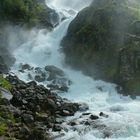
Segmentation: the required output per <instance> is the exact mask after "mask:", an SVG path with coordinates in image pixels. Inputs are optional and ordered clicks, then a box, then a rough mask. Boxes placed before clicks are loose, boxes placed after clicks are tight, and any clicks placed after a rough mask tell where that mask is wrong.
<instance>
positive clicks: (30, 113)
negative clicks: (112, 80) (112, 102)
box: [0, 75, 80, 140]
mask: <svg viewBox="0 0 140 140" xmlns="http://www.w3.org/2000/svg"><path fill="white" fill-rule="evenodd" d="M6 80H7V81H8V82H9V83H10V84H11V86H12V88H11V90H10V92H11V94H12V98H11V99H10V100H8V99H6V98H1V101H0V110H1V113H0V120H3V121H6V126H5V128H4V129H5V131H4V130H3V131H2V130H0V131H2V132H3V134H2V132H1V133H0V134H1V135H2V137H0V138H2V139H6V138H12V139H23V140H30V139H32V140H34V139H36V140H48V138H49V134H48V131H49V130H50V131H61V130H62V129H63V128H62V127H61V123H63V122H64V120H65V119H64V118H65V117H66V116H73V115H74V114H75V112H76V111H78V110H79V108H80V104H78V103H72V102H70V101H68V100H67V99H63V98H61V97H60V96H58V95H57V94H54V93H51V91H50V90H48V89H47V88H45V87H44V86H42V85H37V83H36V82H34V81H31V82H29V83H25V82H23V81H21V80H19V79H18V77H16V76H11V75H9V76H7V77H6ZM2 114H3V115H2ZM6 115H7V116H8V117H6ZM9 115H10V117H9Z"/></svg>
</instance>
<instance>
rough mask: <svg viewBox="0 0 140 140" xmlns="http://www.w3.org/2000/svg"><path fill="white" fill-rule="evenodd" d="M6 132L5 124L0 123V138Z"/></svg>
mask: <svg viewBox="0 0 140 140" xmlns="http://www.w3.org/2000/svg"><path fill="white" fill-rule="evenodd" d="M0 119H1V118H0ZM6 130H7V126H6V124H5V123H3V122H1V121H0V136H2V135H4V134H5V132H6Z"/></svg>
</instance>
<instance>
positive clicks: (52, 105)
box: [47, 99, 57, 110]
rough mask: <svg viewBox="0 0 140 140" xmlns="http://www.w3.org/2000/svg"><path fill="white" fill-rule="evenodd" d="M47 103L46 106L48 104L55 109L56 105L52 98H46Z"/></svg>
mask: <svg viewBox="0 0 140 140" xmlns="http://www.w3.org/2000/svg"><path fill="white" fill-rule="evenodd" d="M47 103H48V106H49V107H50V108H52V109H53V110H56V109H57V105H56V103H55V101H54V100H52V99H47Z"/></svg>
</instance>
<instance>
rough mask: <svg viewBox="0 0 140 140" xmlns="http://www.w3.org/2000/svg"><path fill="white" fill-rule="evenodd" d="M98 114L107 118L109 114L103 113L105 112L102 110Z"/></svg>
mask: <svg viewBox="0 0 140 140" xmlns="http://www.w3.org/2000/svg"><path fill="white" fill-rule="evenodd" d="M99 116H101V117H105V118H108V117H109V115H107V114H105V113H103V112H100V114H99Z"/></svg>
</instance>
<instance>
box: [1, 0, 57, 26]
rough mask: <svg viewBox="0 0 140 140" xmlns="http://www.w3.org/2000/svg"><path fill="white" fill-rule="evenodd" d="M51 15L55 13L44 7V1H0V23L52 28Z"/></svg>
mask: <svg viewBox="0 0 140 140" xmlns="http://www.w3.org/2000/svg"><path fill="white" fill-rule="evenodd" d="M52 15H55V17H56V22H58V21H57V20H58V15H57V14H56V12H55V11H54V10H52V9H50V8H49V7H47V6H46V4H45V0H1V1H0V22H2V23H3V22H10V23H13V24H26V25H27V26H38V25H39V26H45V27H49V28H52V27H53V23H51V18H52Z"/></svg>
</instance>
